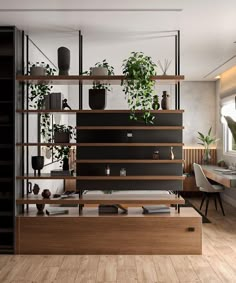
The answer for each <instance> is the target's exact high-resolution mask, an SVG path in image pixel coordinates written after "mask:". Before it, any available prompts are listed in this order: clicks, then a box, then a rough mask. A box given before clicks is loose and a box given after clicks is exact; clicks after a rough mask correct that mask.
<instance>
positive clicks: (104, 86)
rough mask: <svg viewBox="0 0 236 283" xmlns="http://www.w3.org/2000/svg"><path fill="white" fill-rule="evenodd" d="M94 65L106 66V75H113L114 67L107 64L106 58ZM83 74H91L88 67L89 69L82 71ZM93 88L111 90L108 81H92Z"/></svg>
mask: <svg viewBox="0 0 236 283" xmlns="http://www.w3.org/2000/svg"><path fill="white" fill-rule="evenodd" d="M94 67H103V68H106V69H107V71H108V76H111V75H114V74H115V73H114V67H112V66H111V65H109V64H108V62H107V61H106V59H104V60H102V62H97V63H96V64H95V65H94ZM83 75H88V76H91V75H92V70H91V68H90V70H89V71H85V72H83ZM93 89H106V90H107V91H110V90H111V84H110V83H100V82H96V81H95V82H93Z"/></svg>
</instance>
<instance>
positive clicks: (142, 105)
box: [122, 52, 156, 124]
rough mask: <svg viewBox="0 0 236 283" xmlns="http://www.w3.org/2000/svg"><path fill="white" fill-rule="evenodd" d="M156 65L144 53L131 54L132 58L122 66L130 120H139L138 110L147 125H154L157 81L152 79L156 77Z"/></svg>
mask: <svg viewBox="0 0 236 283" xmlns="http://www.w3.org/2000/svg"><path fill="white" fill-rule="evenodd" d="M155 68H156V64H155V63H154V62H153V61H152V59H151V57H149V56H145V55H144V54H143V52H131V56H130V57H129V58H128V59H125V60H124V61H123V64H122V71H123V74H124V75H125V76H126V80H124V81H123V82H122V85H123V91H124V93H125V95H126V99H127V102H128V105H129V108H130V110H131V114H130V119H131V120H138V119H139V117H138V116H137V115H136V113H135V111H136V110H142V111H143V114H142V116H141V119H142V120H143V121H144V122H145V124H153V120H154V119H155V117H154V116H153V115H152V114H151V112H150V110H152V109H153V108H152V104H153V101H154V98H153V96H154V85H155V81H154V80H152V79H151V77H152V76H155V75H156V71H155Z"/></svg>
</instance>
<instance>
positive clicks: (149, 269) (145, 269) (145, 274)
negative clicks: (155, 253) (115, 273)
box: [135, 255, 157, 283]
mask: <svg viewBox="0 0 236 283" xmlns="http://www.w3.org/2000/svg"><path fill="white" fill-rule="evenodd" d="M135 260H136V266H137V278H138V282H140V283H141V282H142V283H156V282H157V275H156V270H155V265H154V261H153V258H152V256H151V255H143V256H140V255H137V256H135Z"/></svg>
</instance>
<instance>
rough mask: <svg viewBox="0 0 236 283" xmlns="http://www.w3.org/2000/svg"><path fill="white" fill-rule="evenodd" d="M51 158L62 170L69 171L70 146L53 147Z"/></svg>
mask: <svg viewBox="0 0 236 283" xmlns="http://www.w3.org/2000/svg"><path fill="white" fill-rule="evenodd" d="M52 149H53V156H54V158H56V159H57V160H58V161H60V163H61V164H62V165H61V166H62V169H63V170H69V157H70V149H71V146H53V147H52Z"/></svg>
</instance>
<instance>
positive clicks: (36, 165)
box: [31, 156, 44, 176]
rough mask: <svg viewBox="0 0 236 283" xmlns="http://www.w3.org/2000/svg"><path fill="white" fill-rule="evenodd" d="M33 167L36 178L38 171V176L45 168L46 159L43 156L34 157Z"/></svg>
mask: <svg viewBox="0 0 236 283" xmlns="http://www.w3.org/2000/svg"><path fill="white" fill-rule="evenodd" d="M31 165H32V168H33V169H34V176H36V170H38V176H40V175H41V173H40V171H41V169H43V166H44V157H43V156H32V158H31Z"/></svg>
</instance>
